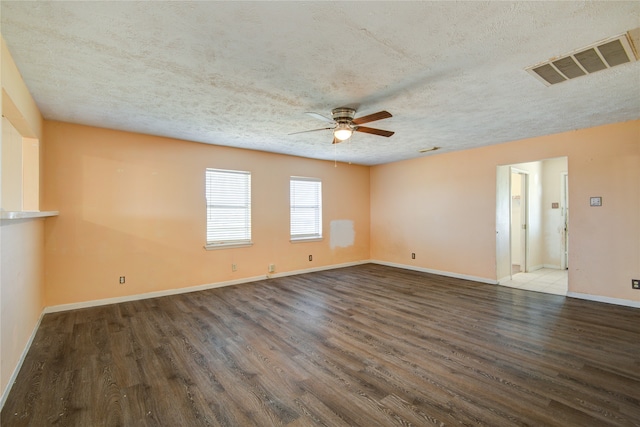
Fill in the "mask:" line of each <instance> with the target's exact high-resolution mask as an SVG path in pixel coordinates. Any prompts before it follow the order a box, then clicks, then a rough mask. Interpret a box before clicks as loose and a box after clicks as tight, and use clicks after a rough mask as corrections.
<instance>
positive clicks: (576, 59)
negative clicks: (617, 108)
mask: <svg viewBox="0 0 640 427" xmlns="http://www.w3.org/2000/svg"><path fill="white" fill-rule="evenodd" d="M639 32H640V28H636V29H635V30H631V31H629V32H628V33H625V34H621V35H619V36H616V37H611V38H608V39H606V40H603V41H601V42H598V43H595V44H593V45H591V46H587V47H585V48H582V49H578V50H575V51H573V52H572V53H569V54H567V55H564V56H561V57H559V58H554V59H551V60H549V61H545V62H542V63H540V64H537V65H534V66H532V67H528V68H526V70H527V71H528V72H529V73H530V74H531V75H532V76H534V77H535V78H536V79H538V80H540V81H541V82H542V83H544V84H545V85H547V86H551V85H554V84H556V83H562V82H564V81H566V80H570V79H575V78H576V77H580V76H584V75H586V74H591V73H595V72H596V71H600V70H604V69H607V68H611V67H615V66H616V65H620V64H625V63H627V62H634V61H636V60H637V59H638V58H637V51H636V50H635V48H636V47H638V46H637V45H635V46H634V42H635V43H638V41H637V38H638V33H639Z"/></svg>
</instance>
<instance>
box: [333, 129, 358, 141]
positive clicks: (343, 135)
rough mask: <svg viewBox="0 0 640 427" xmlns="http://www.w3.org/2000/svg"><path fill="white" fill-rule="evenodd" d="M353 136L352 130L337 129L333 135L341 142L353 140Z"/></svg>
mask: <svg viewBox="0 0 640 427" xmlns="http://www.w3.org/2000/svg"><path fill="white" fill-rule="evenodd" d="M352 134H353V131H352V130H351V129H337V130H336V131H335V132H334V133H333V136H335V137H336V139H337V140H339V141H344V140H345V139H349V138H351V135H352Z"/></svg>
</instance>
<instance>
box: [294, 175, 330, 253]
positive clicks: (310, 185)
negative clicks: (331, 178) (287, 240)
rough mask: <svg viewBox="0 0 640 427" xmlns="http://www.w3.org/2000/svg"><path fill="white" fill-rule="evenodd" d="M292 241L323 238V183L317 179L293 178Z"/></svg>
mask: <svg viewBox="0 0 640 427" xmlns="http://www.w3.org/2000/svg"><path fill="white" fill-rule="evenodd" d="M289 197H290V199H289V200H290V204H291V240H314V239H321V238H322V182H321V181H320V180H319V179H315V178H302V177H291V181H290V186H289Z"/></svg>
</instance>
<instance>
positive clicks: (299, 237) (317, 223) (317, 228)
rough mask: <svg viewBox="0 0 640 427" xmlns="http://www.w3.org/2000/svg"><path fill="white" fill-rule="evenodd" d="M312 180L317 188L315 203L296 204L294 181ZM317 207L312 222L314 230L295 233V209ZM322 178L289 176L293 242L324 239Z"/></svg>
mask: <svg viewBox="0 0 640 427" xmlns="http://www.w3.org/2000/svg"><path fill="white" fill-rule="evenodd" d="M302 182H310V183H316V184H317V189H315V190H314V191H315V192H316V193H317V198H316V200H315V203H314V204H312V205H309V204H306V205H305V204H295V205H294V202H295V200H294V196H293V190H294V183H302ZM296 208H297V209H301V208H303V209H315V215H314V217H315V220H314V223H313V224H312V228H313V229H314V231H313V232H312V233H296V234H294V233H293V231H294V230H293V226H294V209H296ZM322 232H323V230H322V180H321V179H319V178H311V177H303V176H291V177H290V178H289V241H290V242H292V243H298V242H315V241H321V240H322V239H323V234H322Z"/></svg>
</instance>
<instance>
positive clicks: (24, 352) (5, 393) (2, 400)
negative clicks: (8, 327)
mask: <svg viewBox="0 0 640 427" xmlns="http://www.w3.org/2000/svg"><path fill="white" fill-rule="evenodd" d="M43 316H44V310H43V311H42V312H41V313H40V318H39V319H38V321H37V322H36V324H35V326H34V327H33V330H32V331H31V335H30V336H29V339H28V340H27V344H26V345H25V346H24V349H23V350H22V354H21V355H20V358H19V359H18V363H17V364H16V367H15V369H14V370H13V372H12V373H11V377H9V381H8V382H7V385H6V387H5V388H4V390H2V396H0V410H2V408H4V403H5V402H6V400H7V397H9V392H10V391H11V387H12V386H13V383H14V382H15V381H16V378H17V377H18V373H19V372H20V369H21V368H22V364H23V363H24V359H25V357H27V353H29V349H30V348H31V343H33V339H34V338H35V337H36V333H38V329H39V328H40V322H42V317H43Z"/></svg>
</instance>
